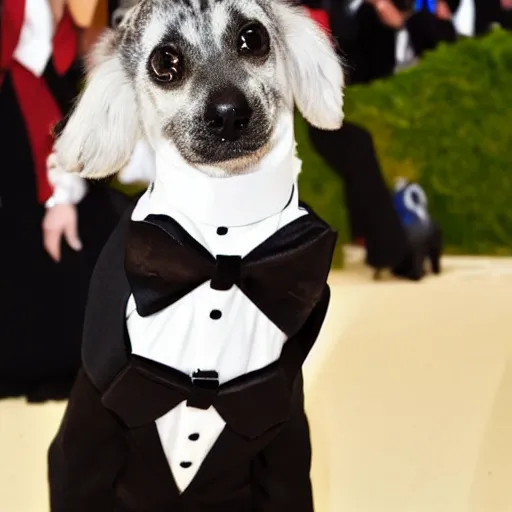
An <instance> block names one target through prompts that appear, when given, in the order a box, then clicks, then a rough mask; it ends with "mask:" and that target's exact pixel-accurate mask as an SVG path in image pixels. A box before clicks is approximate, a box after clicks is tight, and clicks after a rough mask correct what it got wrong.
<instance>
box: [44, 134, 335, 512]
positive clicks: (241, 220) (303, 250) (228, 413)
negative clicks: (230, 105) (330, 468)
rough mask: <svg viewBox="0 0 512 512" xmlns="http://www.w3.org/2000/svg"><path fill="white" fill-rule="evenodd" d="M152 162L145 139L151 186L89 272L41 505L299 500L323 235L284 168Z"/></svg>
mask: <svg viewBox="0 0 512 512" xmlns="http://www.w3.org/2000/svg"><path fill="white" fill-rule="evenodd" d="M289 137H293V129H292V127H291V126H290V130H289V132H288V133H287V134H286V138H289ZM291 150H292V151H293V147H292V148H291ZM278 152H279V151H278ZM281 153H282V151H281ZM176 158H177V157H176V155H175V156H174V161H175V160H176ZM172 160H173V159H171V160H169V159H167V162H169V161H172ZM283 161H284V162H291V163H292V164H293V163H294V162H295V161H294V159H293V154H292V158H291V159H290V153H289V152H288V150H286V152H285V154H284V159H283ZM174 163H175V162H174ZM165 166H166V163H165V159H164V160H163V161H162V158H161V156H159V153H158V151H157V156H156V167H157V170H156V176H157V178H156V182H155V186H151V187H150V188H149V189H148V191H147V192H146V193H145V195H144V196H143V197H142V198H141V199H140V200H139V202H138V204H137V206H136V207H135V209H134V210H133V211H129V212H127V214H126V215H125V216H124V218H123V219H122V220H121V222H120V224H119V225H118V227H117V229H116V230H115V232H114V233H113V235H112V237H111V238H110V240H109V242H108V243H107V245H106V246H105V248H104V250H103V253H102V255H101V256H100V259H99V261H98V264H97V266H96V269H95V272H94V275H93V278H92V281H91V288H90V293H89V303H88V308H87V314H86V320H85V325H84V339H83V354H82V361H83V369H82V372H81V374H80V376H79V378H78V380H77V382H76V385H75V389H74V391H73V393H72V396H71V398H70V402H69V405H68V409H67V412H66V414H65V417H64V420H63V423H62V425H61V428H60V430H59V432H58V434H57V436H56V438H55V440H54V442H53V443H52V446H51V448H50V453H49V478H50V489H51V503H52V512H68V511H69V512H71V511H72V512H80V511H82V510H83V511H84V512H85V511H86V510H87V511H90V510H95V511H97V512H101V511H105V512H107V511H109V512H110V511H112V510H116V511H126V512H128V511H133V512H138V511H141V512H143V511H148V512H150V511H154V512H156V511H160V510H162V511H164V510H169V511H170V510H181V511H195V512H203V511H204V512H206V511H208V512H214V511H218V512H220V511H222V512H231V511H232V512H243V511H247V512H248V511H261V512H271V511H276V512H277V511H288V510H289V511H290V512H291V511H294V512H295V511H297V512H311V511H312V510H313V505H312V497H311V485H310V481H309V471H310V457H311V453H310V442H309V431H308V424H307V420H306V416H305V413H304V405H303V392H302V376H301V366H302V363H303V362H304V360H305V358H306V357H307V355H308V353H309V351H310V350H311V348H312V346H313V344H314V342H315V340H316V338H317V336H318V333H319V330H320V328H321V325H322V323H323V320H324V317H325V314H326V311H327V306H328V302H329V288H328V286H327V284H326V280H327V275H328V273H329V268H330V264H331V259H332V253H333V250H334V244H335V238H336V237H335V233H334V232H333V231H332V230H331V228H330V227H329V226H327V225H326V224H325V223H324V222H323V221H322V220H321V219H319V218H318V217H317V216H316V215H315V214H314V212H312V211H311V210H310V209H309V208H308V207H307V206H306V205H303V204H301V203H299V201H298V192H297V185H296V170H295V169H294V167H293V165H292V166H290V165H288V168H287V166H286V165H285V164H283V166H281V165H280V164H279V165H277V166H275V168H274V169H271V170H270V171H269V172H267V171H265V170H262V171H259V172H255V173H252V174H249V175H246V176H240V177H236V178H229V179H213V178H207V177H203V176H200V175H199V174H197V173H196V174H194V172H193V171H192V170H191V169H184V170H183V172H180V170H179V169H177V168H173V169H172V170H170V171H169V170H168V169H167V170H168V171H169V172H167V173H165V172H163V168H164V167H165ZM177 167H179V165H178V166H177ZM159 176H160V177H162V176H165V177H166V178H165V179H167V178H168V176H170V177H171V178H170V182H169V187H168V188H166V187H165V183H162V182H161V180H160V179H159ZM236 190H239V193H238V194H235V193H234V192H235V191H236ZM264 191H266V199H267V201H265V202H262V201H261V200H260V199H261V198H262V197H264V196H263V195H262V193H263V192H264ZM197 197H199V198H201V199H200V200H194V198H197ZM211 198H214V199H213V201H212V202H211V203H210V204H207V203H208V199H211ZM191 203H192V204H191ZM205 205H206V206H205ZM219 212H220V213H219ZM224 214H225V215H224ZM230 236H232V237H233V238H232V239H231V242H230V241H229V240H230ZM219 240H221V241H222V242H219ZM217 308H218V309H217Z"/></svg>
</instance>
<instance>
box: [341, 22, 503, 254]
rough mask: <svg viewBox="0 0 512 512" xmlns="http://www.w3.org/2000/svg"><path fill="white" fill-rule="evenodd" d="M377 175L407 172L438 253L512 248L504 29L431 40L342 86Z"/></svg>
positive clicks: (348, 111)
mask: <svg viewBox="0 0 512 512" xmlns="http://www.w3.org/2000/svg"><path fill="white" fill-rule="evenodd" d="M346 115H347V118H348V119H350V120H351V121H353V122H355V123H358V124H360V125H362V126H364V127H366V128H367V129H369V130H370V131H371V133H372V135H373V137H374V141H375V145H376V148H377V151H378V154H379V158H380V160H381V163H382V166H383V171H384V173H385V176H386V178H387V179H388V180H389V182H390V183H391V181H392V180H393V179H394V178H395V177H397V176H404V177H407V178H410V179H413V180H417V181H418V182H419V183H420V184H421V185H422V186H423V187H424V188H425V191H426V193H427V195H428V197H429V202H430V208H431V212H432V214H433V216H435V217H436V218H437V219H438V220H439V222H440V224H441V225H442V227H443V230H444V233H445V238H446V244H447V252H451V253H465V254H492V255H505V254H512V37H511V35H510V33H508V32H505V31H502V30H497V31H495V32H493V33H492V34H490V35H488V36H486V37H485V38H482V39H467V40H462V41H460V42H458V43H457V44H455V45H451V46H441V47H439V48H438V49H437V50H436V51H434V52H432V53H430V54H428V55H427V56H426V57H425V59H424V60H423V61H422V62H421V64H420V65H418V66H416V67H414V68H411V69H409V70H407V71H404V72H402V73H399V74H398V75H396V76H394V77H393V78H391V79H388V80H383V81H379V82H375V83H373V84H371V85H368V86H356V87H353V88H349V89H348V90H347V94H346Z"/></svg>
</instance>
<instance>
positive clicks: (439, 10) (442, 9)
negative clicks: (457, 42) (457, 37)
mask: <svg viewBox="0 0 512 512" xmlns="http://www.w3.org/2000/svg"><path fill="white" fill-rule="evenodd" d="M436 16H437V17H438V18H439V19H440V20H445V21H448V20H451V19H452V12H451V11H450V8H449V7H448V4H447V3H446V2H445V1H444V0H439V1H438V2H437V6H436Z"/></svg>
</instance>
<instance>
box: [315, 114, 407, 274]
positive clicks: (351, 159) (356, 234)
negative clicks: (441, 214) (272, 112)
mask: <svg viewBox="0 0 512 512" xmlns="http://www.w3.org/2000/svg"><path fill="white" fill-rule="evenodd" d="M310 136H311V141H312V143H313V145H314V146H315V148H316V150H317V151H318V152H319V153H320V154H321V155H322V156H323V157H324V158H325V159H326V161H327V162H328V163H329V164H330V165H331V167H332V168H333V169H334V170H335V171H336V172H337V173H338V175H339V176H340V177H341V178H342V179H343V181H344V185H345V195H346V204H347V207H348V211H349V219H350V227H351V232H352V233H351V234H352V238H353V239H354V240H355V239H358V238H363V239H364V240H365V244H366V249H367V263H368V265H370V266H372V267H374V268H393V267H395V266H397V265H399V264H400V263H402V262H403V261H404V259H405V258H406V256H407V254H408V252H409V251H410V248H409V242H408V240H407V237H406V234H405V231H404V229H403V228H402V225H401V223H400V220H399V218H398V215H397V213H396V212H395V209H394V207H393V202H392V198H391V194H390V192H389V190H388V188H387V186H386V183H385V182H384V178H383V176H382V172H381V169H380V166H379V162H378V159H377V155H376V153H375V148H374V145H373V140H372V137H371V135H370V134H369V133H368V132H367V131H366V130H364V129H363V128H361V127H359V126H357V125H355V124H353V123H349V122H345V123H344V125H343V127H342V128H341V129H340V130H336V131H323V130H319V129H317V128H313V127H310Z"/></svg>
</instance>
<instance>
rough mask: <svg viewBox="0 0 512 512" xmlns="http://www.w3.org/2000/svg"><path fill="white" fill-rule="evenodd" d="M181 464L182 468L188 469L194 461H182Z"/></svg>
mask: <svg viewBox="0 0 512 512" xmlns="http://www.w3.org/2000/svg"><path fill="white" fill-rule="evenodd" d="M180 466H181V467H182V468H185V469H187V468H189V467H190V466H192V462H180Z"/></svg>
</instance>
